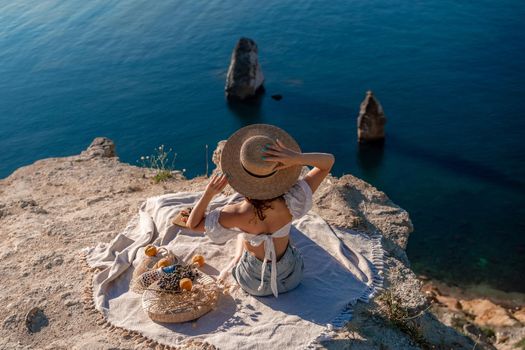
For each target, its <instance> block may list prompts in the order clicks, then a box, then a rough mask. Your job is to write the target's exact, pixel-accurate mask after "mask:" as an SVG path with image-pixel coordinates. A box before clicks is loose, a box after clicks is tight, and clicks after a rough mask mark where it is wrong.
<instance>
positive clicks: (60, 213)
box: [0, 139, 479, 349]
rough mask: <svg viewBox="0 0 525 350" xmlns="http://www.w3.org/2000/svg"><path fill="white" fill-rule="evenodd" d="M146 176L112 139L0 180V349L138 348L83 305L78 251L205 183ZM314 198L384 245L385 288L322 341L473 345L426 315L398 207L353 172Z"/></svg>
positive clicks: (406, 223)
mask: <svg viewBox="0 0 525 350" xmlns="http://www.w3.org/2000/svg"><path fill="white" fill-rule="evenodd" d="M219 151H220V150H218V151H217V152H216V153H215V157H214V159H215V161H216V160H217V153H218V152H219ZM154 177H155V170H153V169H145V168H140V167H136V166H132V165H129V164H125V163H121V162H120V161H119V159H118V157H116V154H115V149H114V145H113V144H112V143H111V141H110V140H107V139H96V140H95V141H94V142H93V144H92V146H91V147H90V148H89V149H87V150H86V151H84V152H82V154H80V155H76V156H71V157H64V158H49V159H44V160H40V161H37V162H35V163H34V164H32V165H29V166H25V167H22V168H20V169H18V170H17V171H15V172H14V173H13V174H11V175H10V176H9V177H7V178H6V179H3V180H0V237H1V240H0V248H1V249H0V274H1V275H2V287H3V288H2V289H1V295H2V298H0V321H1V322H2V325H1V329H0V348H2V349H17V348H20V349H62V348H63V349H133V348H136V344H135V342H134V341H133V339H131V338H129V337H128V338H126V337H117V336H115V334H114V333H112V332H110V331H109V330H108V329H106V328H103V327H102V326H100V325H98V324H97V315H95V314H94V313H93V312H92V311H90V310H89V308H85V307H84V305H83V303H82V299H81V295H82V292H83V286H84V283H85V282H86V276H85V275H84V274H83V272H82V269H81V261H80V260H79V255H78V253H79V250H80V249H81V248H84V247H87V246H94V245H96V244H97V243H98V242H101V241H110V240H111V239H112V238H113V237H114V236H115V235H116V234H117V233H118V232H119V231H121V230H122V229H123V228H124V227H125V226H126V224H127V222H128V221H129V219H130V218H131V217H132V216H133V215H135V213H136V212H137V210H138V206H139V204H140V203H141V202H142V201H143V200H144V199H146V198H147V197H150V196H154V195H159V194H163V193H169V192H176V191H198V190H203V189H204V187H205V185H206V183H207V179H206V178H205V177H204V176H200V177H196V178H193V179H186V178H184V176H183V175H182V173H181V172H174V176H173V177H171V178H169V179H167V180H166V181H164V182H160V183H155V182H154V181H153V180H152V179H153V178H154ZM227 190H228V188H227ZM230 190H231V189H230ZM314 200H315V205H314V209H313V210H315V211H316V212H317V213H319V214H320V215H322V216H323V217H324V218H325V219H326V220H327V221H328V222H329V223H332V224H334V225H339V226H344V227H351V228H358V229H361V230H366V231H368V232H379V233H381V234H382V235H383V247H384V249H385V252H386V259H385V262H384V264H385V272H386V274H385V290H384V292H383V293H382V294H381V295H380V296H378V297H377V298H376V299H375V300H374V301H372V302H371V303H370V304H362V303H358V304H357V305H356V309H355V312H354V318H353V320H352V321H351V322H350V323H349V324H348V327H347V329H345V330H344V331H341V332H340V333H339V334H338V337H337V339H335V340H332V341H330V342H326V343H325V347H326V348H331V349H334V348H337V349H343V348H352V349H417V348H443V349H461V348H464V349H472V347H473V346H474V342H473V341H471V340H470V339H468V338H466V337H465V336H463V335H461V334H459V333H458V332H457V331H455V330H454V329H453V328H451V327H448V326H446V325H444V324H442V323H441V322H440V321H438V320H437V319H436V318H435V317H434V316H433V315H432V314H430V313H429V312H428V301H427V298H426V297H425V295H424V294H423V293H422V292H421V291H420V287H421V283H420V281H419V280H418V279H417V278H416V276H415V275H414V273H413V272H412V270H411V269H410V264H409V261H408V258H407V256H406V254H405V250H404V249H405V247H406V244H407V240H408V237H409V234H410V232H411V231H412V224H411V221H410V218H409V215H408V213H407V212H406V211H404V210H403V209H402V208H400V207H399V206H397V205H395V204H394V203H393V202H392V201H391V200H390V199H389V198H388V197H387V195H385V194H384V193H383V192H381V191H379V190H377V189H376V188H374V187H373V186H371V185H370V184H367V183H366V182H364V181H362V180H360V179H358V178H356V177H353V176H351V175H345V176H342V177H340V178H337V177H332V176H329V177H328V178H327V179H326V180H325V181H324V183H323V184H322V186H321V187H320V189H319V190H318V191H317V192H316V194H315V198H314ZM142 347H143V348H148V345H147V344H143V345H142ZM478 348H479V346H478Z"/></svg>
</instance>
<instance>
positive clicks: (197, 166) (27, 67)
mask: <svg viewBox="0 0 525 350" xmlns="http://www.w3.org/2000/svg"><path fill="white" fill-rule="evenodd" d="M523 18H525V6H524V4H523V1H516V0H502V1H487V0H480V1H459V0H458V1H451V0H439V1H438V0H429V1H416V2H415V1H399V0H388V1H385V0H370V1H355V0H353V1H352V0H349V1H330V2H327V1H321V0H318V1H316V0H306V1H301V2H297V1H285V0H279V1H277V0H268V1H244V2H239V1H232V0H220V1H219V0H208V1H164V0H156V1H137V0H126V1H124V0H122V1H115V0H104V1H102V0H93V1H80V0H68V1H58V0H57V1H49V0H42V1H23V0H19V1H0V149H1V152H0V177H1V178H3V177H6V176H8V175H9V174H10V173H11V172H13V171H14V170H15V169H16V168H18V167H20V166H23V165H27V164H30V163H32V162H34V161H35V160H38V159H41V158H45V157H57V156H66V155H73V154H78V153H79V152H80V151H82V150H83V149H85V148H86V147H87V146H88V145H89V143H90V141H91V140H92V139H93V138H94V137H96V136H107V137H109V138H111V139H113V140H114V141H115V143H116V145H117V152H118V155H119V156H120V158H121V160H122V161H124V162H128V163H130V164H137V160H138V159H139V158H140V156H146V155H149V154H151V153H153V150H154V148H155V147H157V146H159V145H162V144H163V145H165V147H166V148H169V147H171V148H173V152H174V153H177V156H176V160H175V166H176V167H177V168H178V169H183V168H184V169H187V171H186V175H187V176H189V177H192V176H196V175H200V174H204V173H205V171H206V170H205V169H206V164H205V162H206V153H205V150H206V145H209V149H210V154H211V151H212V150H213V149H214V147H215V145H216V143H217V142H218V141H219V140H222V139H226V138H227V137H228V136H229V135H230V134H231V133H232V132H234V131H235V130H237V129H238V128H239V127H242V126H245V125H248V124H252V123H270V124H275V125H278V126H280V127H282V128H284V129H285V130H287V131H288V132H290V133H291V134H292V135H293V136H294V137H295V138H296V139H297V140H298V142H299V143H300V145H301V147H302V148H303V150H304V151H306V152H312V151H318V152H331V153H334V154H335V157H336V164H335V167H334V169H333V174H334V175H338V176H339V175H343V174H353V175H356V176H358V177H361V178H363V179H364V180H366V181H368V182H370V183H371V184H373V185H374V186H376V187H378V188H379V189H380V190H383V191H385V192H386V193H387V194H388V195H389V197H390V198H391V199H392V200H393V201H394V202H395V203H397V204H399V205H400V206H401V207H403V208H405V209H406V210H408V211H409V213H410V215H411V218H412V220H413V223H414V226H415V232H414V233H413V234H412V236H411V237H410V240H409V244H408V255H409V258H410V260H411V262H412V264H413V267H414V269H415V270H416V271H417V272H418V273H424V274H427V275H429V276H431V277H436V278H441V279H444V280H446V281H449V282H453V283H457V284H459V285H461V286H468V285H477V284H483V285H489V286H492V287H494V288H498V289H502V290H507V291H521V292H525V282H524V281H523V278H522V277H523V271H525V258H524V255H525V235H524V233H525V207H524V205H523V203H524V194H525V180H524V175H525V152H524V140H523V139H524V135H523V130H524V129H525V118H524V117H525V116H524V112H523V109H524V108H523V101H524V100H525V68H524V64H523V63H524V62H525V40H523V33H524V29H525V28H524V25H523ZM241 36H247V37H249V38H252V39H254V40H255V41H256V42H257V44H258V46H259V59H260V63H261V67H262V69H263V72H264V74H265V77H266V82H265V86H266V91H267V92H266V94H265V95H264V96H263V97H262V99H261V100H260V102H259V103H258V104H255V105H251V106H248V105H246V106H245V105H229V104H227V103H226V102H225V99H224V82H225V75H226V71H227V68H228V64H229V60H230V55H231V51H232V49H233V47H234V46H235V43H236V41H237V40H238V39H239V38H240V37H241ZM369 89H371V90H373V91H374V93H375V95H376V96H377V98H378V99H379V101H380V102H381V103H382V105H383V107H384V110H385V114H386V117H387V118H388V123H387V125H386V130H387V139H386V143H385V145H384V147H383V148H359V147H358V145H357V142H356V117H357V115H358V112H359V104H360V103H361V101H362V100H363V98H364V97H365V93H366V91H367V90H369ZM272 94H281V95H282V96H283V99H282V100H281V101H275V100H273V99H271V98H270V96H271V95H272Z"/></svg>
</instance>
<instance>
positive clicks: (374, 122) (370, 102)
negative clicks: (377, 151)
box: [357, 91, 386, 142]
mask: <svg viewBox="0 0 525 350" xmlns="http://www.w3.org/2000/svg"><path fill="white" fill-rule="evenodd" d="M385 124H386V118H385V114H384V112H383V107H381V104H380V103H379V101H378V100H377V98H376V97H375V96H374V94H373V92H372V91H367V93H366V97H365V99H364V100H363V102H361V108H360V111H359V116H358V117H357V140H358V141H359V142H381V141H383V140H384V139H385Z"/></svg>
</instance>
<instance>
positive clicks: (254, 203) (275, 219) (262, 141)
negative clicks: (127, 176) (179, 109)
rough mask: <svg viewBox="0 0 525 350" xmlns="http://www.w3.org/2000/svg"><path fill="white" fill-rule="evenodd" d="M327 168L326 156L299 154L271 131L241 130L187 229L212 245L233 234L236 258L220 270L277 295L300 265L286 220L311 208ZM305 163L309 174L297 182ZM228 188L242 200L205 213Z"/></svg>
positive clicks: (262, 127) (297, 276)
mask: <svg viewBox="0 0 525 350" xmlns="http://www.w3.org/2000/svg"><path fill="white" fill-rule="evenodd" d="M333 164H334V156H333V155H332V154H328V153H302V152H301V150H300V148H299V145H297V143H296V142H295V140H294V139H293V138H292V137H291V136H290V135H288V134H287V133H286V132H285V131H284V130H282V129H280V128H278V127H276V126H273V125H268V124H254V125H250V126H247V127H244V128H241V129H239V130H238V131H237V132H235V133H234V134H233V135H232V136H230V138H228V140H227V142H226V144H225V146H224V149H223V151H222V154H221V169H222V171H223V173H222V174H221V173H219V174H217V175H214V176H213V177H212V178H211V181H210V182H209V184H208V185H207V187H206V190H205V191H204V194H203V196H202V197H201V198H200V200H199V201H198V202H197V204H196V205H195V207H194V208H193V209H192V211H191V213H190V215H189V217H188V218H187V221H186V225H187V226H188V227H189V228H190V229H192V230H195V231H199V232H204V233H205V234H207V235H208V236H209V237H210V239H212V240H213V241H216V242H226V241H227V240H229V239H230V238H231V237H232V236H233V235H238V241H237V242H238V243H237V254H236V257H235V258H234V260H233V261H232V262H231V263H230V265H229V266H228V268H227V269H226V270H229V269H230V268H232V275H233V277H234V278H235V280H236V281H237V282H238V283H239V284H240V286H241V287H242V288H243V289H244V290H245V291H247V292H248V293H250V294H252V295H258V296H264V295H270V294H273V295H275V297H277V296H278V294H279V293H284V292H287V291H289V290H292V289H294V288H295V287H296V286H297V285H298V284H299V283H300V282H301V278H302V274H303V270H304V263H303V257H302V255H301V253H300V252H299V251H298V250H297V248H296V247H294V246H293V245H292V244H290V237H289V232H290V228H291V222H292V221H293V220H295V219H298V218H300V217H301V216H303V215H304V214H306V213H307V212H308V210H310V208H311V207H312V195H313V193H314V192H315V191H316V190H317V188H318V187H319V185H320V184H321V182H322V181H323V179H324V178H325V177H326V175H328V173H329V172H330V170H331V168H332V166H333ZM304 165H309V166H313V169H311V170H310V171H309V172H308V174H306V175H305V176H304V178H302V179H300V180H299V176H300V174H301V169H302V167H303V166H304ZM227 183H229V184H230V186H231V187H232V188H233V189H235V190H236V191H237V192H238V193H239V194H241V195H243V196H244V197H245V198H244V200H243V201H240V202H238V203H235V204H229V205H226V206H224V207H222V208H217V209H214V210H212V211H210V212H209V213H208V215H205V212H206V209H207V207H208V204H209V203H210V201H211V200H212V198H213V197H214V196H215V195H217V194H219V193H220V192H221V191H222V190H223V189H224V187H225V186H226V184H227ZM239 233H240V234H239ZM262 243H264V244H262ZM243 248H244V249H243ZM268 263H270V264H268ZM234 265H235V266H234ZM220 278H223V276H222V274H221V276H220Z"/></svg>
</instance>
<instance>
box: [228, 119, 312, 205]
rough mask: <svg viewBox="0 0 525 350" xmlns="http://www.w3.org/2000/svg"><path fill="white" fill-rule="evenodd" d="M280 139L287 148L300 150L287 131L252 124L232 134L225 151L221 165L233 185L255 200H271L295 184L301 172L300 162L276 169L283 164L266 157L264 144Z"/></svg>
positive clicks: (241, 192)
mask: <svg viewBox="0 0 525 350" xmlns="http://www.w3.org/2000/svg"><path fill="white" fill-rule="evenodd" d="M276 139H279V141H281V142H282V143H283V144H284V145H285V146H286V147H288V148H290V149H291V150H293V151H296V152H301V148H300V147H299V145H298V144H297V142H296V141H295V140H294V139H293V137H292V136H290V135H289V134H288V133H287V132H286V131H284V130H283V129H281V128H278V127H276V126H274V125H269V124H252V125H249V126H245V127H243V128H241V129H239V130H237V131H236V132H235V133H233V134H232V135H231V136H230V137H229V138H228V140H227V141H226V144H225V145H224V148H223V150H222V154H221V168H222V172H223V173H225V174H226V175H227V176H228V183H229V184H230V186H231V187H232V188H233V189H234V190H236V191H237V192H239V193H240V194H242V195H244V196H246V197H249V198H253V199H270V198H274V197H277V196H280V195H282V194H283V193H285V192H286V191H288V190H289V189H290V187H292V186H293V185H294V184H295V182H296V181H297V179H298V178H299V175H300V174H301V168H302V166H301V165H294V166H291V167H288V168H286V169H281V170H274V169H275V167H277V166H278V165H279V164H280V163H278V162H270V161H267V160H263V159H262V156H263V153H264V151H263V147H264V146H265V145H267V144H273V143H275V141H276Z"/></svg>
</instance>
